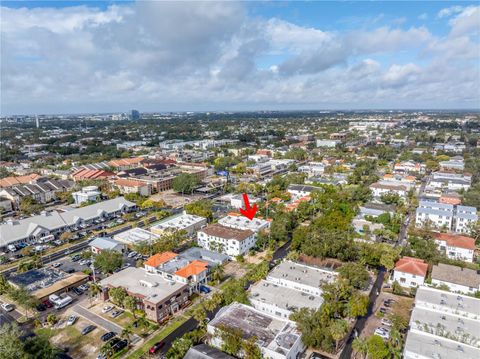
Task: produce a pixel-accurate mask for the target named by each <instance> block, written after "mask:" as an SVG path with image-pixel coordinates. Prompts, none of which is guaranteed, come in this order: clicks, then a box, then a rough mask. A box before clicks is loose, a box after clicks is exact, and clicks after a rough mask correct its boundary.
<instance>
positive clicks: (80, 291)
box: [72, 287, 83, 295]
mask: <svg viewBox="0 0 480 359" xmlns="http://www.w3.org/2000/svg"><path fill="white" fill-rule="evenodd" d="M72 291H73V293H75V294H76V295H82V294H83V290H81V289H80V288H76V287H74V288H72Z"/></svg>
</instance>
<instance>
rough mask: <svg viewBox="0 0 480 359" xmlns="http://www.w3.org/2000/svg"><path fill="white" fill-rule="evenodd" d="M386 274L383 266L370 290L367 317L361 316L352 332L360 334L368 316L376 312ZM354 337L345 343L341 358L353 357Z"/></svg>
mask: <svg viewBox="0 0 480 359" xmlns="http://www.w3.org/2000/svg"><path fill="white" fill-rule="evenodd" d="M384 276H385V269H384V268H382V269H380V270H379V271H378V275H377V279H376V280H375V283H374V284H373V288H372V290H371V291H370V296H369V298H370V302H369V304H368V312H367V315H366V316H365V317H361V318H359V319H358V320H357V322H356V323H355V327H354V330H353V331H352V333H353V332H356V333H358V334H360V333H361V332H362V330H363V328H364V327H365V323H366V322H367V320H368V318H370V317H371V316H372V315H373V314H374V312H373V306H374V304H375V301H376V300H377V297H378V294H379V293H380V291H381V289H382V285H383V279H384ZM354 339H355V336H354V335H351V336H350V337H349V338H348V341H347V343H346V344H345V347H344V348H343V350H342V353H341V354H340V357H339V359H350V358H351V356H352V342H353V340H354Z"/></svg>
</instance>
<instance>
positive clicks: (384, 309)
mask: <svg viewBox="0 0 480 359" xmlns="http://www.w3.org/2000/svg"><path fill="white" fill-rule="evenodd" d="M378 311H379V312H380V313H382V314H385V313H387V308H384V307H381V308H380V309H379V310H378Z"/></svg>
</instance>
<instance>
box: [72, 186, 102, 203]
mask: <svg viewBox="0 0 480 359" xmlns="http://www.w3.org/2000/svg"><path fill="white" fill-rule="evenodd" d="M101 194H102V193H101V192H100V191H99V190H98V187H97V186H87V187H83V188H82V189H81V190H80V191H77V192H73V193H72V197H73V200H74V201H75V204H77V205H79V204H82V203H83V202H89V201H93V202H97V201H98V200H100V196H101Z"/></svg>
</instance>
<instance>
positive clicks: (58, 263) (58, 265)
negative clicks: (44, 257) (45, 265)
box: [52, 262, 62, 268]
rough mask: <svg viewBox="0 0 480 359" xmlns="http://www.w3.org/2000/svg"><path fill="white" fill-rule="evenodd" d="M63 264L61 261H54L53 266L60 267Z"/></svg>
mask: <svg viewBox="0 0 480 359" xmlns="http://www.w3.org/2000/svg"><path fill="white" fill-rule="evenodd" d="M61 265H62V263H60V262H55V263H52V267H53V268H58V267H60V266H61Z"/></svg>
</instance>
